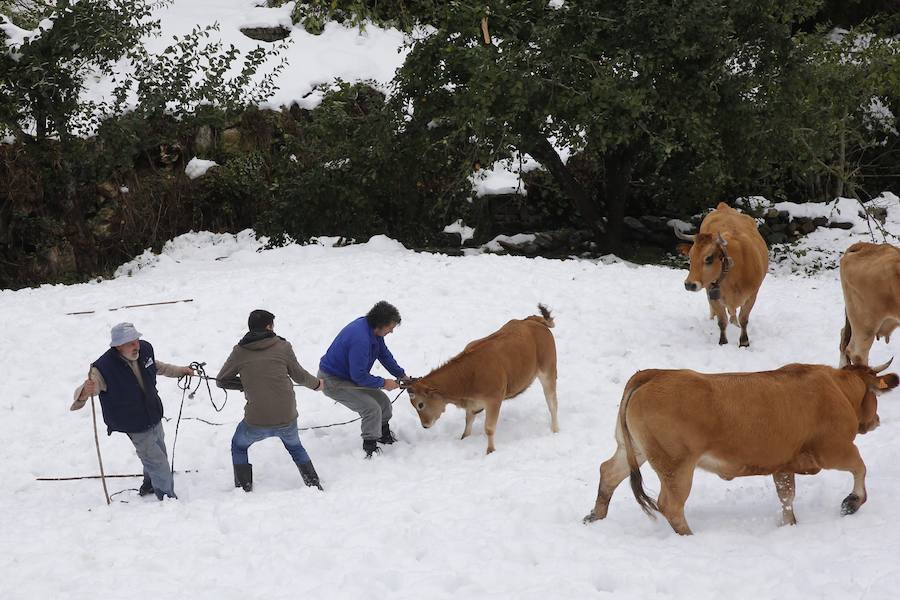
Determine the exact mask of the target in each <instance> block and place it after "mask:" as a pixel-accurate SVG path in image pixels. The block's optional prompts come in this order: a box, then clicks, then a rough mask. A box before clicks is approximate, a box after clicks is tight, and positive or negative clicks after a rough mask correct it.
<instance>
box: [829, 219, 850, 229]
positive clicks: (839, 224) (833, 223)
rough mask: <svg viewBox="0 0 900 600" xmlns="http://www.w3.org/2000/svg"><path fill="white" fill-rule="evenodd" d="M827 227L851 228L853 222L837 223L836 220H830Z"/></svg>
mask: <svg viewBox="0 0 900 600" xmlns="http://www.w3.org/2000/svg"><path fill="white" fill-rule="evenodd" d="M828 227H830V228H831V229H853V223H839V222H837V221H832V222H831V223H829V224H828Z"/></svg>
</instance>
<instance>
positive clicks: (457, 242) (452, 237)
mask: <svg viewBox="0 0 900 600" xmlns="http://www.w3.org/2000/svg"><path fill="white" fill-rule="evenodd" d="M436 241H437V242H438V244H439V245H440V246H446V247H448V248H459V247H460V246H462V236H461V235H460V234H459V232H458V231H455V232H453V233H447V232H444V231H442V232H440V233H438V234H437V240H436Z"/></svg>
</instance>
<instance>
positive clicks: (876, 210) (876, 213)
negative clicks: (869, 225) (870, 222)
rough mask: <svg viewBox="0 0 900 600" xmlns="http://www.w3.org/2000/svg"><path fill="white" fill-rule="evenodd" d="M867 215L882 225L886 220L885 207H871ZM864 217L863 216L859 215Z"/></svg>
mask: <svg viewBox="0 0 900 600" xmlns="http://www.w3.org/2000/svg"><path fill="white" fill-rule="evenodd" d="M868 210H869V215H870V216H871V217H872V218H874V219H875V220H876V221H878V222H879V223H881V224H882V225H884V222H885V220H886V219H887V207H886V206H872V207H869V209H868ZM860 216H862V217H865V215H860Z"/></svg>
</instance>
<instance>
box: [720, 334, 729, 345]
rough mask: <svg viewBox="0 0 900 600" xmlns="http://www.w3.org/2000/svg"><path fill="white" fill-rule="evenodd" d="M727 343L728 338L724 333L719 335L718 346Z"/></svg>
mask: <svg viewBox="0 0 900 600" xmlns="http://www.w3.org/2000/svg"><path fill="white" fill-rule="evenodd" d="M727 343H728V338H727V337H725V336H724V335H723V336H721V337H720V338H719V345H720V346H724V345H725V344H727Z"/></svg>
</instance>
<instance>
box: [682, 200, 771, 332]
mask: <svg viewBox="0 0 900 600" xmlns="http://www.w3.org/2000/svg"><path fill="white" fill-rule="evenodd" d="M674 231H675V235H676V236H678V237H679V238H681V239H684V240H687V241H689V242H692V244H691V245H690V246H689V245H687V244H681V245H679V246H678V249H679V251H680V252H681V253H682V254H685V255H687V256H689V257H690V259H691V269H690V272H689V273H688V276H687V278H686V279H685V280H684V287H685V289H686V290H687V291H689V292H698V291H700V290H702V289H706V295H707V298H708V300H709V318H710V319H712V318H713V317H716V318H717V319H718V324H719V344H720V345H721V344H727V343H728V338H727V337H725V328H726V327H727V326H728V322H729V320H730V321H731V323H733V324H735V325H737V324H740V327H741V338H740V342H739V344H740V345H741V346H749V345H750V338H749V336H748V335H747V322H748V321H749V320H750V311H751V310H753V305H754V304H755V303H756V294H757V293H758V292H759V287H760V285H762V281H763V279H764V278H765V276H766V271H768V269H769V249H768V247H767V246H766V241H765V240H764V239H763V238H762V236H761V235H760V234H759V229H758V228H757V226H756V221H754V220H753V219H752V218H750V217H748V216H747V215H744V214H741V213H739V212H738V211H736V210H735V209H733V208H731V207H730V206H728V205H727V204H725V203H724V202H720V203H719V205H718V206H717V207H716V209H715V210H714V211H712V212H711V213H709V214H708V215H706V217H705V218H704V219H703V222H702V223H701V224H700V230H699V232H698V233H697V234H696V235H685V234H683V233H681V232H680V231H679V230H678V228H677V227H676V228H675V230H674ZM738 307H740V309H741V312H740V316H738Z"/></svg>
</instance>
